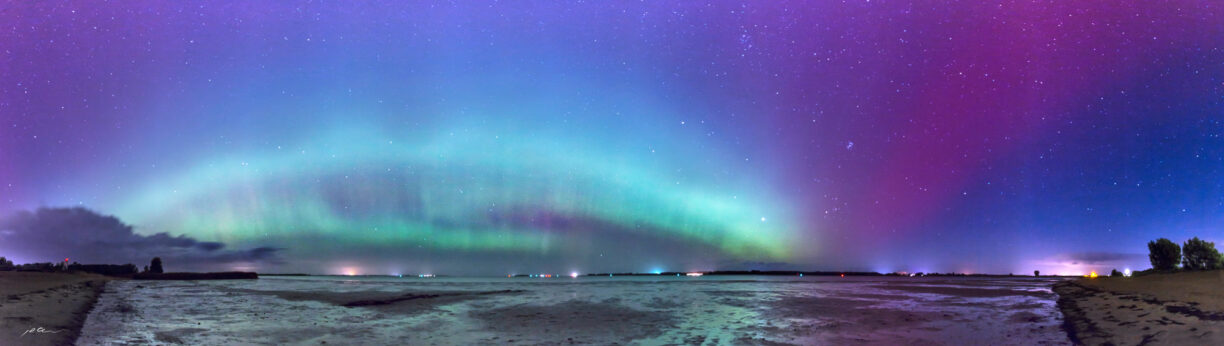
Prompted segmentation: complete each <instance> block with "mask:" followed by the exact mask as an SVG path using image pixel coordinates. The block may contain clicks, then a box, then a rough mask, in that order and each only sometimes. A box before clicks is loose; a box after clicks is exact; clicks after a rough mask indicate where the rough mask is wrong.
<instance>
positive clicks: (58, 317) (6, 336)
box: [0, 272, 108, 345]
mask: <svg viewBox="0 0 1224 346" xmlns="http://www.w3.org/2000/svg"><path fill="white" fill-rule="evenodd" d="M107 280H108V279H107V278H106V277H104V276H100V275H92V274H61V273H27V272H0V340H8V341H16V344H21V345H71V344H72V343H73V342H74V341H75V340H76V338H77V336H78V335H79V334H80V329H81V326H82V325H83V324H84V323H85V317H86V315H87V314H88V313H89V310H90V308H92V307H93V304H94V302H95V301H97V298H98V295H99V294H100V293H101V292H102V289H103V286H105V283H106V281H107ZM38 328H42V329H41V330H39V329H38ZM8 341H6V342H5V343H7V342H8Z"/></svg>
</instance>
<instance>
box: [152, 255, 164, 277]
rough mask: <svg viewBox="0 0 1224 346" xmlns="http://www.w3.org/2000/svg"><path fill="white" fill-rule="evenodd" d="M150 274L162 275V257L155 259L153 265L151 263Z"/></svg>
mask: <svg viewBox="0 0 1224 346" xmlns="http://www.w3.org/2000/svg"><path fill="white" fill-rule="evenodd" d="M149 272H150V273H154V274H161V273H162V263H161V257H153V263H149Z"/></svg>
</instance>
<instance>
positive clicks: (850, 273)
mask: <svg viewBox="0 0 1224 346" xmlns="http://www.w3.org/2000/svg"><path fill="white" fill-rule="evenodd" d="M689 273H700V274H701V275H702V276H707V275H708V276H719V275H725V276H730V275H752V276H898V277H910V276H939V277H945V276H949V277H952V276H955V277H961V276H963V277H997V278H1017V277H1020V278H1022V277H1045V278H1051V277H1059V276H1052V275H1045V276H1028V275H1010V274H963V273H912V274H911V273H877V272H854V271H794V270H716V271H709V272H662V273H597V274H586V275H585V276H614V277H615V276H685V275H688V274H689ZM531 276H532V274H519V275H515V276H514V277H531ZM536 276H538V275H536ZM553 277H557V276H556V275H553ZM1072 277H1075V276H1072Z"/></svg>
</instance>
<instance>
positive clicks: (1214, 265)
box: [1182, 237, 1220, 270]
mask: <svg viewBox="0 0 1224 346" xmlns="http://www.w3.org/2000/svg"><path fill="white" fill-rule="evenodd" d="M1182 268H1184V269H1188V270H1211V269H1220V252H1219V251H1216V248H1215V243H1212V242H1209V241H1205V240H1202V239H1199V238H1198V237H1194V238H1192V239H1190V240H1187V241H1186V244H1185V245H1182Z"/></svg>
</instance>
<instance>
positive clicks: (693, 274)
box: [684, 273, 705, 276]
mask: <svg viewBox="0 0 1224 346" xmlns="http://www.w3.org/2000/svg"><path fill="white" fill-rule="evenodd" d="M684 275H688V276H702V275H705V274H702V273H688V274H684Z"/></svg>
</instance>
